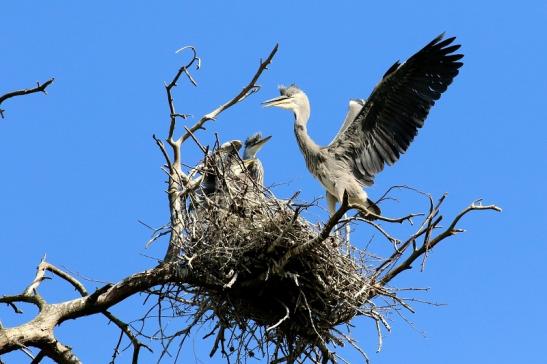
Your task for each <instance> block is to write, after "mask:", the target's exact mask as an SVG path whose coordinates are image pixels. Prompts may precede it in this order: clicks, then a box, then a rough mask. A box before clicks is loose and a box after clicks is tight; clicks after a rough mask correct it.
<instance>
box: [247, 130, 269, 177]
mask: <svg viewBox="0 0 547 364" xmlns="http://www.w3.org/2000/svg"><path fill="white" fill-rule="evenodd" d="M271 137H272V136H271V135H270V136H267V137H264V138H262V134H260V133H256V134H253V135H251V136H250V137H248V138H247V140H245V149H244V150H243V157H242V159H243V163H244V166H245V169H246V170H247V174H248V175H249V177H250V178H251V180H252V181H253V182H254V183H256V184H257V185H258V186H261V187H262V186H264V167H262V162H261V161H260V159H258V158H257V157H256V154H257V153H258V152H259V151H260V149H262V147H263V146H264V144H266V142H267V141H268V140H270V139H271Z"/></svg>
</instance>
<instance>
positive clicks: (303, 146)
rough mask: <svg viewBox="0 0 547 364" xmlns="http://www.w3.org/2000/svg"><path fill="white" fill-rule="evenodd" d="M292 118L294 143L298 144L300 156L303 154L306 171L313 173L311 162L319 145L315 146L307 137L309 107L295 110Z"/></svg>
mask: <svg viewBox="0 0 547 364" xmlns="http://www.w3.org/2000/svg"><path fill="white" fill-rule="evenodd" d="M294 117H295V121H294V134H295V135H296V141H297V142H298V146H299V147H300V150H301V151H302V154H304V159H305V160H306V165H307V167H308V169H309V170H310V171H311V172H312V173H313V172H314V171H313V170H312V169H313V167H314V164H313V161H314V160H315V158H316V156H317V154H319V145H317V144H316V143H315V142H314V141H313V140H312V138H310V136H309V135H308V127H307V124H308V120H309V118H310V110H309V107H307V108H305V107H301V108H298V109H296V110H295V111H294Z"/></svg>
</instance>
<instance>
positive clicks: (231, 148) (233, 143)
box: [218, 139, 242, 154]
mask: <svg viewBox="0 0 547 364" xmlns="http://www.w3.org/2000/svg"><path fill="white" fill-rule="evenodd" d="M241 146H242V143H241V141H240V140H237V139H234V140H230V141H227V142H225V143H222V145H221V146H220V147H218V151H219V153H221V154H237V153H238V152H239V150H240V149H241Z"/></svg>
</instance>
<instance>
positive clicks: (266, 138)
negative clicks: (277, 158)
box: [258, 135, 272, 145]
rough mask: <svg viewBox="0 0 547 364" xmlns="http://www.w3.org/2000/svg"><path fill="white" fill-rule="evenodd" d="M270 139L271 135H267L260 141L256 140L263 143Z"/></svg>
mask: <svg viewBox="0 0 547 364" xmlns="http://www.w3.org/2000/svg"><path fill="white" fill-rule="evenodd" d="M270 139H272V136H271V135H269V136H267V137H265V138H264V139H262V140H261V141H260V142H258V144H260V145H263V144H265V143H266V142H267V141H268V140H270Z"/></svg>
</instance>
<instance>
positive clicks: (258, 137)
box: [243, 133, 272, 159]
mask: <svg viewBox="0 0 547 364" xmlns="http://www.w3.org/2000/svg"><path fill="white" fill-rule="evenodd" d="M271 137H272V136H271V135H270V136H267V137H264V138H263V137H262V134H260V133H256V134H253V135H251V136H250V137H248V138H247V140H245V150H244V152H243V159H251V158H254V157H255V156H256V153H258V151H259V150H260V149H262V147H263V146H264V144H266V142H267V141H268V140H270V138H271Z"/></svg>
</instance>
